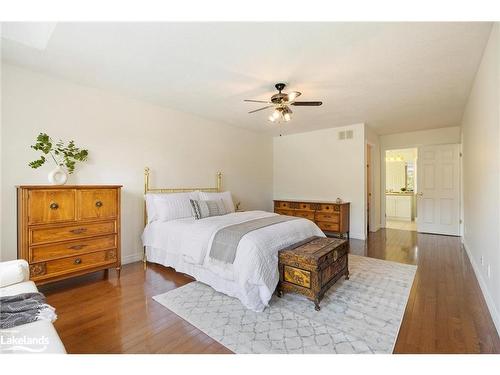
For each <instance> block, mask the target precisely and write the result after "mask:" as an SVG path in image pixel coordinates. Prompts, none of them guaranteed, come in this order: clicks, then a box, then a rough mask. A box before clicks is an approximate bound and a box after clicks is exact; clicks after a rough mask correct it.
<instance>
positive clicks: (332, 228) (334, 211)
mask: <svg viewBox="0 0 500 375" xmlns="http://www.w3.org/2000/svg"><path fill="white" fill-rule="evenodd" d="M349 207H350V204H349V202H344V203H332V202H311V201H309V202H308V201H292V200H275V201H274V212H276V213H277V214H280V215H289V216H299V217H303V218H306V219H309V220H311V221H314V222H315V223H316V225H317V226H318V227H320V228H321V230H322V231H324V232H327V233H336V234H340V235H341V236H344V235H345V236H347V238H349Z"/></svg>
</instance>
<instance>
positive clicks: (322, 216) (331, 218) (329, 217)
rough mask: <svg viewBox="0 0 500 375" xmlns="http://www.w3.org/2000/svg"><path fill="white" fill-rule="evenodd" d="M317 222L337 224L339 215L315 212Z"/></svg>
mask: <svg viewBox="0 0 500 375" xmlns="http://www.w3.org/2000/svg"><path fill="white" fill-rule="evenodd" d="M316 220H317V221H328V222H332V223H338V222H339V221H340V215H339V214H338V213H336V212H332V213H329V212H317V213H316Z"/></svg>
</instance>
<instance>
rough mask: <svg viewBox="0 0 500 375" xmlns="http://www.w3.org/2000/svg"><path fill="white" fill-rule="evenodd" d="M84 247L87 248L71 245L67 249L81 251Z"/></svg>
mask: <svg viewBox="0 0 500 375" xmlns="http://www.w3.org/2000/svg"><path fill="white" fill-rule="evenodd" d="M85 246H88V245H73V246H70V247H69V248H68V249H71V250H81V249H83V248H84V247H85Z"/></svg>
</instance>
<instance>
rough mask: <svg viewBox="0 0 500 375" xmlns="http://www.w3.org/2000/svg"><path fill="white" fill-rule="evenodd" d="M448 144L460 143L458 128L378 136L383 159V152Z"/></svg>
mask: <svg viewBox="0 0 500 375" xmlns="http://www.w3.org/2000/svg"><path fill="white" fill-rule="evenodd" d="M448 143H460V127H459V126H451V127H447V128H439V129H430V130H420V131H416V132H405V133H396V134H389V135H381V136H380V144H381V151H382V154H383V155H384V158H385V150H391V149H396V148H409V147H418V146H424V145H441V144H448Z"/></svg>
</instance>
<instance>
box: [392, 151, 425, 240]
mask: <svg viewBox="0 0 500 375" xmlns="http://www.w3.org/2000/svg"><path fill="white" fill-rule="evenodd" d="M417 155H418V150H417V148H405V149H397V150H387V151H386V152H385V171H386V173H385V178H386V181H385V216H386V228H391V229H400V230H409V231H416V230H417V225H416V219H417V203H416V195H415V192H416V191H417Z"/></svg>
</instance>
